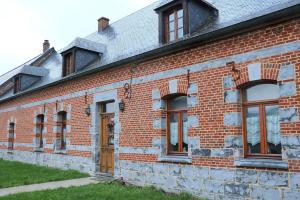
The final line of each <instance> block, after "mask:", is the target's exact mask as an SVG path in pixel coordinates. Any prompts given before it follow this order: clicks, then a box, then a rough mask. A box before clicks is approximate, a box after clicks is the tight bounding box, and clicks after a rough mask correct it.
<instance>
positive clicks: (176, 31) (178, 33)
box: [165, 6, 184, 42]
mask: <svg viewBox="0 0 300 200" xmlns="http://www.w3.org/2000/svg"><path fill="white" fill-rule="evenodd" d="M183 35H184V30H183V8H182V6H179V7H176V8H175V9H172V10H171V11H169V12H166V15H165V41H166V42H170V41H174V40H177V39H180V38H182V37H183Z"/></svg>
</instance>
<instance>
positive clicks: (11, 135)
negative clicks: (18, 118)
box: [8, 123, 15, 150]
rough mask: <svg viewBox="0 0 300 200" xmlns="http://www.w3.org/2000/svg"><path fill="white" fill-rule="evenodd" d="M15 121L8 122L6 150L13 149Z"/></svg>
mask: <svg viewBox="0 0 300 200" xmlns="http://www.w3.org/2000/svg"><path fill="white" fill-rule="evenodd" d="M14 140H15V123H10V124H9V127H8V150H13V149H14Z"/></svg>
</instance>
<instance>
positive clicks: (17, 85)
mask: <svg viewBox="0 0 300 200" xmlns="http://www.w3.org/2000/svg"><path fill="white" fill-rule="evenodd" d="M20 91H21V81H20V76H16V77H15V79H14V94H17V93H18V92H20Z"/></svg>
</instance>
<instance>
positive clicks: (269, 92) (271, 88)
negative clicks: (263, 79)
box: [246, 84, 279, 101]
mask: <svg viewBox="0 0 300 200" xmlns="http://www.w3.org/2000/svg"><path fill="white" fill-rule="evenodd" d="M246 98H247V101H261V100H269V99H278V98H279V87H278V85H275V84H261V85H256V86H254V87H251V88H249V89H247V90H246Z"/></svg>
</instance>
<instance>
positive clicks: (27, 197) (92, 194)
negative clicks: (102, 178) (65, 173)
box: [0, 183, 198, 200]
mask: <svg viewBox="0 0 300 200" xmlns="http://www.w3.org/2000/svg"><path fill="white" fill-rule="evenodd" d="M41 199H42V200H74V199H84V200H196V199H197V200H198V198H195V197H192V196H191V195H188V194H180V195H172V194H166V193H164V192H161V191H157V190H155V189H154V188H153V187H145V188H140V187H135V186H122V185H120V184H118V183H111V184H95V185H93V184H92V185H87V186H82V187H72V188H66V189H57V190H46V191H40V192H31V193H21V194H16V195H10V196H6V197H2V198H0V200H41Z"/></svg>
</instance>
